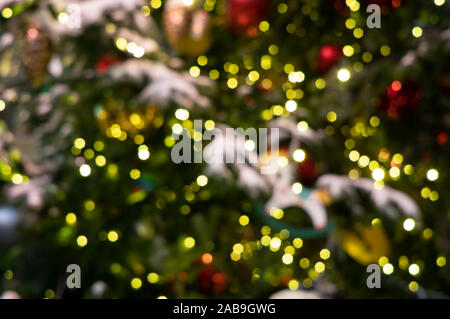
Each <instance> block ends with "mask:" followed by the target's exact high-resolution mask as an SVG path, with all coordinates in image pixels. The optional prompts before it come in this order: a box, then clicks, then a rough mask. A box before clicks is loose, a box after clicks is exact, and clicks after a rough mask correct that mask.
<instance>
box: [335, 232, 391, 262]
mask: <svg viewBox="0 0 450 319" xmlns="http://www.w3.org/2000/svg"><path fill="white" fill-rule="evenodd" d="M338 235H339V238H340V240H341V244H342V247H343V248H344V250H345V251H346V252H347V254H348V255H349V256H350V257H352V258H353V259H354V260H356V261H357V262H358V263H360V264H362V265H369V264H373V263H377V262H378V260H379V259H380V257H383V256H387V255H388V253H389V251H390V242H389V239H388V238H387V235H386V233H385V232H384V230H383V228H381V227H380V226H374V227H366V226H361V225H358V226H357V227H356V230H344V229H339V230H338Z"/></svg>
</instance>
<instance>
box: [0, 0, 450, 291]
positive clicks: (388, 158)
mask: <svg viewBox="0 0 450 319" xmlns="http://www.w3.org/2000/svg"><path fill="white" fill-rule="evenodd" d="M186 1H188V2H190V3H191V4H192V3H193V0H191V1H189V0H186ZM345 3H346V6H347V7H348V8H349V9H350V10H351V15H350V17H349V18H348V19H347V20H346V21H345V27H346V28H347V30H348V32H351V34H352V35H353V37H354V39H355V41H358V40H359V41H361V40H362V39H363V38H364V35H365V31H364V30H363V28H362V27H361V26H358V24H360V23H359V21H361V19H360V11H361V10H362V6H361V4H360V2H358V1H356V0H346V1H345ZM393 3H394V2H393ZM162 4H163V3H162V1H161V0H151V1H149V5H145V6H143V7H142V13H143V15H144V16H148V15H151V14H152V12H153V11H155V10H159V9H161V7H162ZM398 4H399V5H400V4H401V1H398ZM434 4H435V5H436V6H442V5H444V4H445V0H434ZM203 7H204V9H205V10H206V11H208V12H211V11H213V10H216V11H217V12H218V14H221V13H222V14H223V10H224V9H223V8H222V7H220V6H217V4H216V0H206V1H204V6H203ZM288 10H289V7H288V4H287V3H284V2H281V3H279V4H278V5H277V7H276V11H277V12H278V14H280V15H283V14H285V13H287V12H288ZM301 12H302V14H304V15H307V16H309V17H310V18H311V20H312V21H314V20H317V19H319V17H318V14H317V12H315V11H314V8H313V7H311V6H309V5H308V4H305V5H304V6H303V7H302V8H301ZM1 16H2V17H3V18H5V19H9V18H11V17H12V16H13V10H12V9H11V8H4V9H3V10H2V11H1ZM58 21H59V22H60V23H62V24H65V23H67V21H68V15H67V13H66V12H61V13H59V15H58ZM270 28H271V25H270V22H269V21H262V22H260V24H259V31H260V32H261V33H265V32H268V31H269V30H270ZM105 30H106V32H107V33H109V34H114V33H115V31H116V26H115V25H114V24H112V23H108V24H107V25H106V27H105ZM286 31H287V32H288V33H289V34H299V33H300V34H302V33H301V32H298V31H299V30H298V29H297V26H296V25H295V24H294V23H291V24H288V25H287V26H286ZM410 35H411V36H412V37H414V38H420V37H422V35H423V29H422V26H419V25H413V26H411V30H410ZM114 43H115V45H116V47H117V49H118V50H120V51H123V52H127V53H129V54H130V55H131V56H133V57H134V58H143V57H144V53H145V52H144V49H143V48H142V47H141V46H139V45H138V44H137V43H134V42H131V41H128V40H127V39H125V38H124V37H117V38H115V39H114ZM279 51H280V48H279V47H278V46H277V45H276V44H270V45H268V48H267V52H266V54H264V55H262V56H261V57H258V58H256V57H254V56H245V57H244V58H243V60H242V64H241V65H239V64H237V63H232V62H226V63H224V64H223V66H221V67H220V68H219V67H218V66H215V67H214V68H212V67H211V66H210V59H209V58H208V56H206V55H200V56H199V57H198V58H197V59H196V61H195V65H192V66H190V67H189V68H188V70H189V74H190V75H191V76H192V77H194V78H196V77H199V76H200V75H207V76H208V77H209V78H210V79H211V80H213V81H217V82H218V83H220V84H222V83H223V84H224V85H221V86H220V87H221V88H223V89H225V90H236V89H237V88H238V87H239V86H240V85H243V84H245V85H249V86H253V85H259V86H261V87H262V88H264V89H266V90H269V89H272V88H273V87H274V86H275V84H274V83H273V81H272V79H271V78H269V77H265V75H264V74H265V71H268V70H271V69H272V66H273V64H274V61H275V60H277V55H278V53H279ZM378 51H379V54H381V56H383V57H387V56H389V55H390V54H391V48H390V47H389V46H388V45H381V46H380V47H379V48H378ZM342 54H343V55H344V56H345V57H347V58H349V59H350V58H355V59H356V61H355V62H353V64H351V65H350V64H349V65H347V66H345V67H341V68H339V69H338V70H337V71H336V73H335V75H334V77H326V78H325V77H317V78H310V77H309V75H308V74H307V73H306V71H304V70H300V69H298V68H296V67H295V66H294V65H293V64H291V63H286V64H284V65H283V72H284V75H283V76H284V78H285V81H284V83H282V84H281V86H280V88H281V90H282V91H283V92H284V96H285V98H286V101H285V102H284V104H277V105H271V106H270V107H268V108H266V109H263V110H261V112H260V116H261V119H263V120H265V121H269V120H271V119H273V118H275V117H290V116H293V113H294V114H295V112H296V111H297V110H298V109H299V108H301V107H302V106H301V105H302V103H301V100H302V99H303V98H304V95H305V88H304V87H303V85H304V86H307V84H308V85H309V84H312V87H314V88H315V89H317V90H319V91H321V90H324V89H325V88H326V87H327V85H329V84H330V82H331V81H334V82H336V81H337V83H338V84H339V85H341V86H342V88H343V89H345V85H346V83H348V82H349V81H351V80H352V76H353V74H354V73H358V72H361V71H362V70H363V69H364V67H365V64H370V63H371V62H372V61H373V58H374V55H375V54H378V53H375V52H369V51H364V50H363V49H362V46H361V44H360V43H358V42H355V43H351V44H347V45H345V46H343V48H342ZM278 62H279V61H278ZM333 85H334V84H333ZM401 85H402V83H401V82H399V81H394V82H393V83H392V84H391V86H392V87H393V88H395V87H401ZM7 106H8V105H7V101H3V100H0V112H2V111H4V110H5V109H6V108H7ZM100 116H102V115H101V114H100ZM339 119H340V114H339V112H338V111H336V110H330V111H329V112H328V113H327V114H326V117H325V120H326V122H327V124H326V126H325V133H326V134H327V135H329V136H332V135H335V134H338V133H339V132H340V133H341V134H342V135H344V136H347V138H346V139H345V143H344V148H345V150H344V153H343V156H345V158H347V159H348V162H349V164H350V165H351V166H352V168H351V169H350V170H349V171H348V176H349V178H351V179H357V178H359V177H361V176H370V177H371V178H372V179H373V181H374V185H375V187H376V188H379V189H381V188H383V187H384V184H385V182H386V181H389V182H396V181H399V180H400V179H401V176H402V175H405V176H412V175H413V174H418V173H419V172H420V174H421V177H422V178H423V184H425V185H424V186H423V187H421V189H420V190H419V193H420V196H421V197H422V198H423V199H426V200H429V201H431V202H436V201H438V200H439V193H438V191H437V190H435V189H434V187H433V186H434V185H435V183H438V182H439V178H440V176H439V170H438V169H437V168H435V167H427V168H426V169H424V168H422V167H415V166H414V165H413V164H412V163H407V162H406V161H405V158H404V156H403V155H402V154H400V153H396V152H393V151H391V150H389V149H387V148H381V149H380V150H379V152H378V154H376V155H374V156H373V155H372V156H371V155H369V154H363V153H362V152H361V151H360V150H358V149H357V144H358V139H366V138H370V137H372V136H375V135H376V134H377V132H378V130H379V128H380V126H381V125H382V123H381V119H380V118H379V117H378V116H372V117H370V118H369V119H368V121H367V122H366V123H365V122H363V121H360V122H357V123H355V124H354V125H353V126H349V125H343V126H340V125H338V123H339ZM128 120H129V122H130V123H131V125H132V126H134V127H135V128H136V129H137V130H139V129H142V128H143V127H144V124H145V123H144V122H145V118H144V117H143V116H142V115H141V114H139V113H131V114H130V115H129V118H128ZM153 121H155V119H153ZM156 121H157V122H158V124H157V126H158V127H160V126H162V125H163V123H164V122H165V121H166V122H167V124H168V125H169V126H170V127H171V132H170V133H174V134H181V132H182V131H183V129H187V130H188V131H189V132H190V133H191V136H192V137H193V139H194V140H196V141H201V140H202V133H201V132H197V131H195V130H194V125H193V121H192V120H191V119H190V112H189V110H187V109H185V108H182V107H180V108H178V109H177V110H176V111H175V112H174V115H173V117H170V118H169V117H168V118H164V117H163V116H162V115H161V116H160V117H159V118H157V119H156ZM109 124H110V125H108V127H107V128H106V130H105V135H106V136H107V137H108V138H112V139H117V140H118V141H120V142H124V141H127V140H129V139H132V140H133V142H134V143H135V145H136V157H137V159H139V160H140V161H143V162H144V161H149V160H151V159H152V156H151V154H152V151H151V145H147V144H145V136H143V135H141V134H133V135H132V134H129V133H127V130H126V129H124V128H123V127H122V126H121V125H120V123H109ZM215 125H216V123H215V121H214V120H213V119H208V120H207V121H206V122H205V123H204V128H205V129H206V130H212V129H214V128H215ZM308 127H309V123H308V122H307V121H305V120H301V121H299V122H298V125H297V128H298V130H299V131H306V130H307V129H308ZM164 143H165V145H166V147H168V148H171V147H172V146H174V145H175V140H174V139H173V138H172V135H171V134H170V135H167V136H166V137H165V139H164ZM104 150H105V143H104V142H103V141H101V140H98V141H95V142H94V143H93V144H92V145H90V146H89V145H87V143H86V141H85V139H84V138H83V137H77V138H76V139H74V141H73V145H72V147H71V153H72V154H73V156H74V157H75V164H76V165H77V167H78V170H79V174H80V175H81V177H84V178H89V177H90V176H91V175H92V172H93V170H95V169H96V167H98V168H105V171H106V176H107V177H108V178H110V179H111V180H116V179H117V177H118V173H119V166H118V165H117V164H115V163H113V162H112V160H111V159H109V158H108V155H107V153H106V152H104ZM10 157H11V159H12V161H13V162H18V161H19V160H20V153H19V154H18V153H17V151H16V152H11V153H10ZM304 159H305V151H304V150H302V149H298V150H296V151H295V152H294V154H293V160H294V161H296V162H302V161H303V160H304ZM289 160H291V159H288V158H286V159H284V164H282V165H285V164H286V163H287V162H288V161H289ZM281 162H283V161H281ZM281 162H280V163H281ZM141 176H142V172H141V171H140V170H139V169H138V168H132V169H131V170H130V171H129V177H130V179H132V180H139V179H140V178H141ZM0 179H1V180H3V181H6V182H11V183H14V184H22V183H27V181H28V180H29V178H28V177H27V176H26V175H25V174H23V173H20V172H19V171H18V170H17V169H16V168H15V166H14V165H13V164H11V163H8V162H5V161H3V160H0ZM207 186H208V178H207V177H206V176H205V175H199V176H198V177H197V178H196V179H195V181H193V182H192V184H190V185H186V187H185V188H184V191H185V193H184V194H182V196H183V197H184V198H185V200H186V202H187V203H186V204H183V205H182V206H181V207H180V213H181V214H182V215H188V214H190V212H191V207H190V205H189V203H190V202H192V201H193V200H194V198H195V197H196V196H201V197H203V198H208V192H203V193H202V192H201V191H202V189H205V190H207ZM292 189H293V191H294V192H295V193H301V192H302V184H301V183H298V182H296V183H294V184H293V185H292ZM205 194H206V195H205ZM209 194H210V193H209ZM157 202H158V201H157ZM82 205H83V207H82V208H83V209H84V210H85V211H90V212H92V211H94V210H95V208H96V204H95V202H94V201H93V200H91V199H86V200H85V201H84V203H83V204H82ZM159 205H160V207H163V206H164V204H163V201H159ZM249 215H250V210H249V213H246V214H242V215H241V216H240V217H239V219H238V223H239V225H240V227H250V226H251V219H250V217H249ZM80 217H81V216H80V215H79V214H77V213H76V212H68V213H67V214H66V215H65V220H64V222H65V225H64V227H74V226H75V225H76V224H77V222H78V221H79V219H80ZM379 223H381V221H380V220H379V219H374V220H373V221H372V225H376V224H379ZM402 226H403V229H404V231H406V232H412V231H414V230H415V229H416V221H415V220H414V219H412V218H407V219H405V220H404V221H403V225H402ZM98 236H99V238H101V239H102V240H104V241H107V242H110V243H115V242H117V241H120V239H121V234H120V231H118V230H116V229H110V230H105V231H102V232H101V233H100V234H99V235H98ZM421 236H422V238H423V239H424V240H428V239H430V238H432V237H433V230H432V229H431V228H425V229H424V230H423V231H422V232H421ZM182 237H183V238H181V242H182V244H183V245H184V247H185V248H186V249H188V250H189V249H192V248H194V247H195V245H196V240H195V238H193V237H192V236H185V235H183V236H182ZM75 241H76V245H78V246H79V247H80V248H83V247H86V246H87V245H88V244H89V238H88V237H87V235H86V234H79V235H78V236H77V237H76V239H75ZM302 247H303V240H302V239H301V238H291V237H290V235H289V232H288V231H287V230H283V231H281V232H279V233H273V231H272V229H271V228H270V227H269V226H267V225H265V226H263V227H261V229H260V237H259V238H258V239H257V240H254V241H238V242H236V243H235V244H233V246H232V247H230V254H229V258H230V260H231V261H233V262H239V261H240V260H248V259H250V258H252V256H253V255H254V253H255V252H256V251H261V250H264V251H265V250H268V251H270V252H273V253H276V254H279V255H280V256H281V258H280V259H281V262H282V263H283V264H284V265H286V266H292V267H294V264H297V265H296V266H295V267H297V266H298V267H300V268H301V269H302V270H304V271H305V277H304V279H303V280H298V279H291V280H289V282H288V283H287V286H288V288H289V289H291V290H296V289H298V288H299V287H300V286H303V287H306V288H308V287H311V286H312V284H313V281H314V280H316V279H317V278H318V277H319V276H320V274H321V273H323V272H325V271H326V270H327V269H330V268H331V267H333V263H332V259H331V256H332V252H331V251H330V250H329V249H327V248H325V247H324V248H322V249H321V250H320V251H319V252H318V254H317V258H315V259H314V260H313V259H309V258H306V257H301V258H299V259H298V261H297V263H295V262H294V260H295V258H294V257H296V256H299V255H301V249H302ZM213 260H214V255H213V254H211V253H209V252H205V253H203V254H202V255H201V261H202V262H203V263H204V264H205V265H208V264H211V263H212V262H213ZM435 262H436V265H437V266H439V267H444V266H445V265H446V263H447V261H446V257H445V256H443V255H439V256H436V260H435ZM378 264H379V265H380V266H381V267H382V270H383V272H384V273H385V274H386V275H391V274H392V273H394V271H396V267H398V268H399V269H400V270H402V271H407V272H408V273H409V274H410V275H411V276H412V277H413V279H412V280H411V281H410V282H409V284H408V287H409V289H410V290H411V291H413V292H414V291H417V290H418V289H419V286H420V285H419V283H418V276H419V275H420V273H421V272H422V271H423V269H424V267H425V265H424V264H423V262H422V261H421V260H412V258H410V257H408V256H401V257H399V259H398V260H397V261H395V260H390V259H389V258H388V257H387V256H382V257H381V258H379V260H378ZM121 269H122V266H121V265H120V264H119V263H113V264H112V265H111V267H110V271H111V273H112V274H116V275H117V274H119V273H120V272H121ZM13 276H14V275H13V272H12V270H6V271H5V272H4V278H5V279H7V280H11V279H12V278H13ZM261 276H262V272H261V269H258V268H257V269H254V270H253V275H252V280H258V279H260V278H261ZM143 280H146V281H147V282H148V283H149V284H159V283H162V282H164V274H158V273H156V272H149V273H148V274H147V275H146V278H145V279H142V277H139V276H133V277H132V278H131V279H130V286H131V287H132V288H133V289H136V290H138V289H140V288H141V287H142V286H143V284H144V283H143ZM271 283H272V284H273V285H277V284H279V279H277V278H272V279H271ZM54 296H55V292H54V291H53V290H52V289H48V290H46V291H45V297H46V298H53V297H54ZM160 298H165V296H160Z"/></svg>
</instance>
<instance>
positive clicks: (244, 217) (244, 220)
mask: <svg viewBox="0 0 450 319" xmlns="http://www.w3.org/2000/svg"><path fill="white" fill-rule="evenodd" d="M249 222H250V219H249V218H248V216H247V215H242V216H241V217H239V224H241V226H247V225H248V223H249Z"/></svg>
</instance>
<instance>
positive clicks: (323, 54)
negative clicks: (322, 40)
mask: <svg viewBox="0 0 450 319" xmlns="http://www.w3.org/2000/svg"><path fill="white" fill-rule="evenodd" d="M341 57H342V48H341V47H340V46H336V45H324V46H323V47H321V48H320V52H319V56H318V61H317V67H318V69H319V71H320V72H323V73H325V72H327V71H328V70H329V69H331V68H332V67H333V66H335V65H336V64H337V63H338V62H339V59H340V58H341Z"/></svg>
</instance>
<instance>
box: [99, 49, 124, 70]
mask: <svg viewBox="0 0 450 319" xmlns="http://www.w3.org/2000/svg"><path fill="white" fill-rule="evenodd" d="M119 62H120V59H118V58H116V57H113V56H110V55H107V54H105V55H103V56H102V57H101V58H100V60H98V62H97V65H96V66H95V69H96V70H97V72H99V73H105V72H106V71H108V69H109V67H110V66H112V65H114V64H117V63H119Z"/></svg>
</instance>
